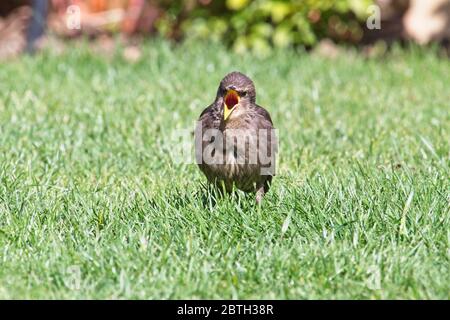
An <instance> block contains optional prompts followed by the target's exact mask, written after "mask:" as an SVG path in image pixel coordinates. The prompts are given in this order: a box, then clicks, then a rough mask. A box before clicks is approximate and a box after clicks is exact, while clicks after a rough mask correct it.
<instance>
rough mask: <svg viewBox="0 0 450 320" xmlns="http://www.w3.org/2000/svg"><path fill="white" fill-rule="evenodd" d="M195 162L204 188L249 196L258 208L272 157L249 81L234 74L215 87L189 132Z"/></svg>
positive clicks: (263, 114)
mask: <svg viewBox="0 0 450 320" xmlns="http://www.w3.org/2000/svg"><path fill="white" fill-rule="evenodd" d="M194 136H195V157H196V162H197V164H198V166H199V168H200V170H201V171H202V172H203V174H204V175H205V176H206V178H207V180H208V182H209V183H211V184H213V185H214V186H216V187H217V188H219V190H221V191H225V192H226V193H231V192H233V191H234V190H235V188H237V189H239V190H242V191H244V192H246V193H254V194H255V200H256V203H258V204H261V202H262V199H263V197H264V195H265V194H266V193H267V192H268V191H269V188H270V185H271V183H272V177H273V176H274V175H275V164H276V161H275V160H276V154H277V151H278V145H277V137H276V132H275V128H274V125H273V122H272V119H271V117H270V114H269V112H268V111H267V110H266V109H264V108H263V107H261V106H259V105H257V104H256V89H255V85H254V83H253V81H252V80H251V79H250V78H249V77H248V76H246V75H245V74H243V73H241V72H239V71H233V72H230V73H228V74H227V75H226V76H225V77H224V78H223V79H222V80H221V81H220V84H219V87H218V89H217V93H216V98H215V100H214V102H213V103H212V104H211V105H209V106H208V107H206V108H205V109H204V110H203V112H202V113H201V114H200V117H199V119H198V121H197V125H196V128H195V133H194Z"/></svg>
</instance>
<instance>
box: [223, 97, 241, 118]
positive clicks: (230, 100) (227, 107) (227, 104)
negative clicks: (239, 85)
mask: <svg viewBox="0 0 450 320" xmlns="http://www.w3.org/2000/svg"><path fill="white" fill-rule="evenodd" d="M238 103H239V95H238V93H237V92H236V91H234V90H228V91H227V94H226V95H225V99H224V106H223V119H224V120H225V121H226V120H227V119H228V117H229V116H230V115H231V113H232V112H233V110H234V109H235V108H236V107H237V105H238Z"/></svg>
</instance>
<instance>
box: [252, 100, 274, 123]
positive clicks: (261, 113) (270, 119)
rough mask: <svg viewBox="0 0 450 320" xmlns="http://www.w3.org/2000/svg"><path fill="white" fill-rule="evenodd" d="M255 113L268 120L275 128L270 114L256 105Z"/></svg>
mask: <svg viewBox="0 0 450 320" xmlns="http://www.w3.org/2000/svg"><path fill="white" fill-rule="evenodd" d="M255 111H256V113H257V114H259V115H261V116H262V117H263V118H265V119H267V120H268V121H269V122H270V124H271V125H272V126H273V122H272V118H271V117H270V114H269V112H268V111H267V110H266V109H264V108H263V107H261V106H259V105H257V104H256V105H255Z"/></svg>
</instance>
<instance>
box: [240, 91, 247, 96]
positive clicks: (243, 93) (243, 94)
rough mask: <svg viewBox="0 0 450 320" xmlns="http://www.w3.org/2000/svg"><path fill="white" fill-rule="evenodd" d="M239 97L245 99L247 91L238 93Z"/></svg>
mask: <svg viewBox="0 0 450 320" xmlns="http://www.w3.org/2000/svg"><path fill="white" fill-rule="evenodd" d="M239 95H240V96H241V97H245V96H246V95H247V91H242V92H240V93H239Z"/></svg>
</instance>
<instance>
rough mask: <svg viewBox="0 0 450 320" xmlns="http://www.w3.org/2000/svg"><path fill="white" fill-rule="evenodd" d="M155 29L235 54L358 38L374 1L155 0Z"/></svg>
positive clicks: (349, 40)
mask: <svg viewBox="0 0 450 320" xmlns="http://www.w3.org/2000/svg"><path fill="white" fill-rule="evenodd" d="M157 2H158V5H159V7H160V8H161V9H163V14H162V15H161V17H160V19H159V20H158V22H157V29H158V31H159V32H160V33H161V34H162V35H164V36H167V37H172V38H175V39H181V38H186V39H192V38H194V39H199V38H200V39H207V40H209V41H215V42H223V43H225V44H226V45H228V46H231V47H233V48H234V49H235V50H236V51H237V52H245V51H249V50H250V51H255V52H257V53H260V54H261V53H262V54H264V53H266V52H269V51H270V50H271V48H272V47H281V48H283V47H288V46H294V45H303V46H307V47H309V46H312V45H314V44H315V43H316V42H317V41H319V40H320V39H322V38H331V39H334V40H337V41H345V42H358V41H359V40H360V39H361V38H362V35H363V31H362V28H361V24H362V22H364V20H365V18H366V17H367V8H368V7H369V6H370V5H371V4H373V0H254V1H250V0H216V1H213V0H198V1H196V0H185V1H183V0H175V1H171V0H158V1H157Z"/></svg>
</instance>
